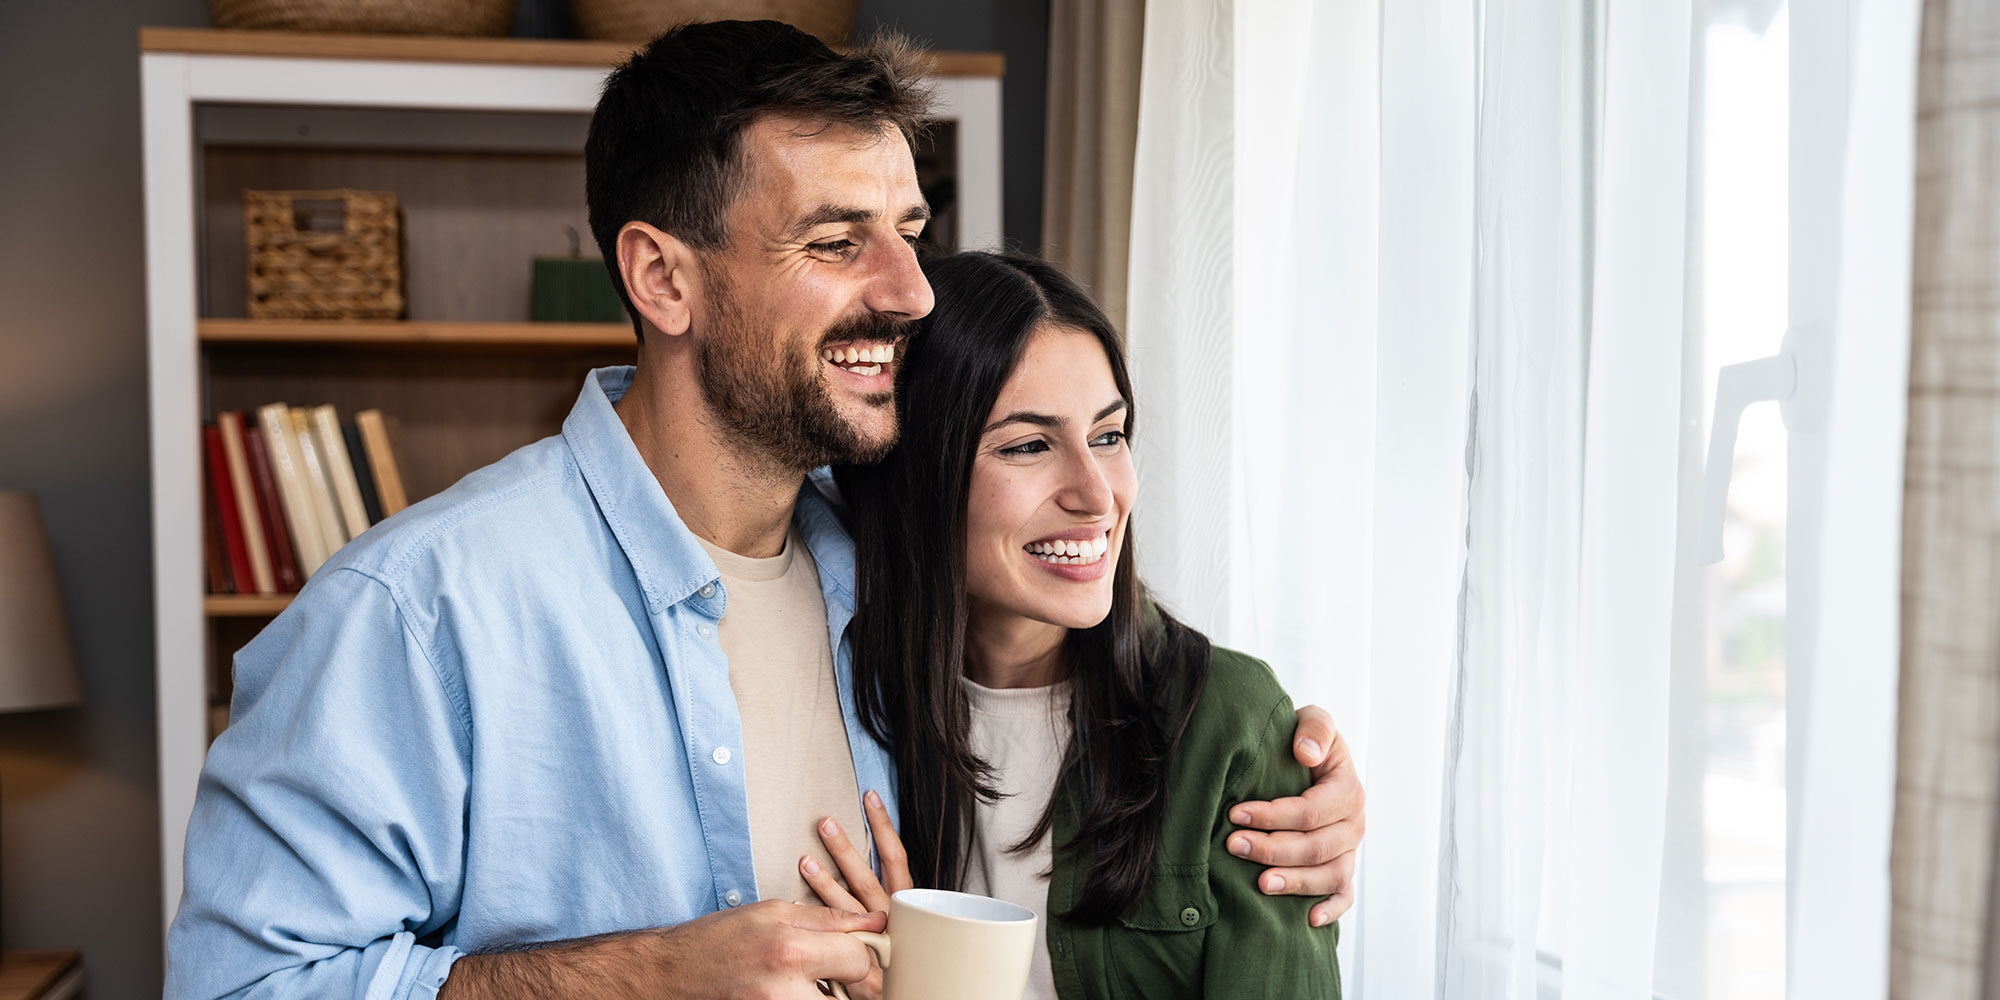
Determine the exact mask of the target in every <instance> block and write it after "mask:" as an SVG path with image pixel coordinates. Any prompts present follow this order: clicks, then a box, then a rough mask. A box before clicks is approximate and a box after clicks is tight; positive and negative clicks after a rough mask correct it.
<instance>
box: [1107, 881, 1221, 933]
mask: <svg viewBox="0 0 2000 1000" xmlns="http://www.w3.org/2000/svg"><path fill="white" fill-rule="evenodd" d="M1118 922H1119V923H1121V924H1124V925H1125V926H1126V927H1127V928H1130V929H1131V930H1135V931H1156V932H1163V933H1174V932H1185V931H1198V930H1204V929H1206V928H1207V927H1208V926H1209V925H1211V924H1213V923H1215V892H1214V890H1212V889H1210V888H1209V885H1208V865H1206V864H1192V865H1160V866H1159V867H1158V868H1155V869H1154V870H1153V878H1152V881H1150V882H1148V883H1147V884H1146V891H1145V892H1142V893H1140V894H1139V901H1138V903H1137V904H1135V905H1134V906H1133V907H1132V910H1131V912H1129V913H1127V914H1126V915H1125V916H1123V917H1120V918H1119V921H1118Z"/></svg>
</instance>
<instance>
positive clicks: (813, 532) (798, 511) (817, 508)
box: [562, 365, 854, 618]
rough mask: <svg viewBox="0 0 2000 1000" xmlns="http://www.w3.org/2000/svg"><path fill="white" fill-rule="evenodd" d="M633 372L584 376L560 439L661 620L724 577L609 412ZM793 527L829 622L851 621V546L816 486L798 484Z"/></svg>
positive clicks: (613, 369)
mask: <svg viewBox="0 0 2000 1000" xmlns="http://www.w3.org/2000/svg"><path fill="white" fill-rule="evenodd" d="M636 371H637V369H636V368H634V367H632V366H630V365H622V366H617V367H611V368H598V369H595V370H593V371H592V372H591V373H590V374H589V375H587V376H585V378H584V381H583V391H582V392H580V393H578V394H577V398H576V405H575V406H574V407H572V408H571V409H570V412H569V417H568V418H567V419H565V420H564V421H563V430H562V433H563V440H564V441H565V442H566V443H567V444H568V445H569V449H570V453H571V454H572V455H575V456H576V464H577V468H578V469H579V470H580V471H581V472H582V475H583V481H584V483H585V484H586V485H587V486H588V487H589V488H590V493H591V496H592V497H593V498H595V499H596V501H597V506H598V509H599V510H601V511H603V513H604V520H605V522H606V523H607V524H609V525H610V526H611V533H612V535H613V536H614V537H616V538H617V539H618V546H619V548H621V549H623V550H624V551H625V558H626V559H627V560H629V561H630V562H631V564H632V571H633V573H634V574H635V575H636V576H637V577H638V578H639V588H640V590H641V591H642V592H643V593H644V594H645V595H646V604H647V606H648V608H649V609H651V610H652V611H653V612H655V613H657V612H658V611H660V610H661V609H662V608H665V607H667V606H668V605H671V604H678V603H680V602H681V601H684V600H687V599H688V597H690V596H692V595H693V594H694V593H695V592H696V591H699V590H700V589H701V588H702V587H704V586H706V585H708V584H711V583H714V582H716V581H717V580H719V579H721V575H720V574H719V573H717V572H716V569H715V561H714V560H713V559H710V558H709V557H708V553H707V552H705V551H703V550H702V548H701V543H700V541H698V540H697V539H696V538H695V535H694V532H692V531H689V530H688V527H687V525H686V524H685V523H684V522H682V521H681V518H680V514H679V513H677V512H676V511H675V510H674V505H673V502H672V501H670V500H668V499H667V494H666V491H664V490H662V489H660V481H659V480H658V479H657V478H655V477H654V476H653V470H652V469H650V468H648V467H647V466H646V460H645V459H644V458H643V457H641V456H640V454H639V448H638V446H637V445H635V444H633V443H632V436H631V435H630V434H629V433H627V432H626V430H625V424H624V422H623V421H621V420H619V419H618V411H617V410H615V409H613V408H612V404H614V403H616V402H618V400H619V399H621V398H623V397H624V395H625V391H626V390H627V389H630V388H631V387H632V376H633V374H634V373H635V372H636ZM792 523H793V524H794V525H796V526H797V527H798V529H799V534H800V535H801V536H802V537H803V538H804V539H805V542H806V548H807V549H809V550H810V551H811V552H812V556H813V561H814V562H815V563H817V564H818V566H819V575H820V589H821V590H822V591H823V592H824V593H825V594H826V599H827V605H828V606H827V613H828V615H829V616H830V617H831V616H838V617H842V618H846V617H850V616H852V614H853V608H854V590H853V588H854V582H853V581H854V540H853V538H852V537H850V536H849V535H848V533H847V527H846V525H845V524H843V523H842V522H841V519H840V515H839V514H838V513H837V512H836V510H835V508H834V505H833V503H832V502H831V501H829V500H828V498H827V497H825V496H823V495H822V494H821V492H820V489H819V488H818V487H816V486H814V484H813V483H812V482H811V481H808V482H806V483H804V484H801V487H800V490H799V500H798V504H797V505H796V507H794V509H793V511H792Z"/></svg>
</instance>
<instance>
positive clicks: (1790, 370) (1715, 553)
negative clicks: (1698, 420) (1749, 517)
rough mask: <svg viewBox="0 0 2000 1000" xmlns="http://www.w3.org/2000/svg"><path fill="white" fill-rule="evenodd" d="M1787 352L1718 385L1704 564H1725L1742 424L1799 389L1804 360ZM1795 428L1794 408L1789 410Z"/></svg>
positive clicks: (1706, 479)
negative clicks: (1753, 408)
mask: <svg viewBox="0 0 2000 1000" xmlns="http://www.w3.org/2000/svg"><path fill="white" fill-rule="evenodd" d="M1791 340H1792V338H1791V337H1790V336H1789V335H1787V336H1786V338H1785V341H1786V344H1785V349H1784V350H1782V351H1780V352H1779V353H1777V354H1774V355H1772V356H1770V357H1768V358H1758V359H1757V360H1755V361H1745V362H1743V363H1742V364H1739V365H1726V366H1724V367H1723V369H1722V371H1721V372H1720V373H1718V374H1717V376H1716V380H1715V415H1714V416H1713V418H1711V419H1710V421H1709V430H1708V468H1707V471H1706V473H1705V474H1704V476H1703V479H1702V497H1701V538H1700V544H1701V550H1700V552H1699V553H1698V555H1699V556H1700V558H1701V562H1702V565H1704V566H1708V565H1713V564H1715V563H1719V562H1721V561H1722V522H1723V520H1724V519H1725V518H1726V517H1727V516H1728V513H1729V473H1730V470H1731V469H1732V468H1733V467H1734V466H1735V464H1736V425H1737V424H1738V423H1740V422H1741V421H1742V419H1743V411H1744V410H1745V409H1748V408H1749V406H1750V404H1751V403H1762V402H1766V401H1775V402H1779V403H1789V402H1791V401H1792V397H1793V395H1794V394H1795V393H1796V392H1797V390H1798V385H1799V365H1798V357H1797V355H1795V354H1794V353H1793V352H1792V350H1791ZM1785 409H1786V413H1785V416H1786V417H1787V418H1788V419H1787V421H1786V423H1787V425H1789V424H1790V422H1791V421H1790V419H1789V418H1790V417H1791V415H1792V414H1791V409H1792V408H1791V407H1790V406H1787V407H1786V408H1785Z"/></svg>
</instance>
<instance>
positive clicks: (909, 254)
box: [862, 238, 937, 319]
mask: <svg viewBox="0 0 2000 1000" xmlns="http://www.w3.org/2000/svg"><path fill="white" fill-rule="evenodd" d="M862 304H863V305H865V306H867V307H868V311H869V312H873V313H887V314H890V315H894V316H899V317H901V318H903V319H919V318H921V317H923V316H924V315H925V314H927V313H929V312H930V311H931V307H932V306H934V305H936V304H937V298H936V296H934V295H932V294H931V283H930V281H929V280H928V279H926V278H925V277H924V269H923V268H921V267H918V266H917V251H916V248H915V247H912V246H911V245H909V244H908V243H905V242H904V241H903V240H901V239H900V238H899V239H897V240H895V241H894V243H893V245H885V246H884V247H883V248H882V252H881V253H880V255H879V256H878V258H877V265H876V269H875V273H874V274H873V275H871V276H870V279H869V282H868V290H867V293H866V295H865V296H864V298H863V301H862Z"/></svg>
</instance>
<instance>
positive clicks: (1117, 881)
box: [834, 253, 1209, 923]
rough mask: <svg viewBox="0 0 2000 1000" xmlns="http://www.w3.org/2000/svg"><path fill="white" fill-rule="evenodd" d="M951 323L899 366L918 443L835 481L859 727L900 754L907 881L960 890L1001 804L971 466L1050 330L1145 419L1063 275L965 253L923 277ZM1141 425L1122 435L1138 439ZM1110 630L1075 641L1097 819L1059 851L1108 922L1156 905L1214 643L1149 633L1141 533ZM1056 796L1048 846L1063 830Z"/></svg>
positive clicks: (1192, 635) (1080, 740) (1080, 784)
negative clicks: (971, 604)
mask: <svg viewBox="0 0 2000 1000" xmlns="http://www.w3.org/2000/svg"><path fill="white" fill-rule="evenodd" d="M924 271H925V273H926V275H928V276H929V278H930V281H931V287H932V288H933V289H934V290H935V292H936V295H937V305H936V308H934V309H933V310H932V311H931V313H930V315H929V316H927V317H925V318H924V319H923V320H922V321H921V323H920V325H919V328H918V330H917V333H916V335H915V336H913V337H911V338H910V340H909V342H908V343H907V344H905V345H904V347H903V349H902V350H901V351H900V352H899V356H898V360H899V361H900V362H901V366H902V372H901V384H900V386H899V388H898V390H897V396H896V409H897V412H898V416H899V417H900V418H901V421H902V439H901V441H900V442H898V443H897V445H896V447H895V448H894V449H893V450H891V451H890V453H889V455H888V457H887V458H885V459H883V460H882V461H881V462H880V463H879V464H876V465H870V466H849V467H843V468H839V469H836V470H834V476H835V479H836V480H837V482H838V483H839V485H840V488H841V491H842V493H843V495H844V496H845V497H846V499H847V501H848V504H849V506H850V508H851V511H852V514H853V519H854V523H853V527H854V539H855V546H856V554H857V562H858V566H857V570H858V573H857V577H858V580H857V592H856V597H857V602H856V603H857V607H856V612H855V616H854V624H853V626H852V630H851V631H850V633H849V635H850V637H851V639H852V642H853V650H854V674H855V686H856V688H857V690H858V691H859V693H860V698H861V713H862V719H863V722H864V723H865V725H866V726H867V728H868V731H869V732H870V733H872V734H873V735H874V736H875V737H876V738H877V739H880V740H882V741H883V742H885V743H887V744H888V745H890V746H893V747H895V748H896V750H895V756H896V763H897V767H898V770H899V772H900V776H901V780H900V792H899V796H900V801H901V805H902V826H903V834H904V840H905V844H906V846H907V847H908V850H909V855H910V871H911V873H912V875H913V876H914V877H915V878H916V880H917V882H918V884H920V885H928V886H935V887H939V888H947V889H955V888H958V887H959V886H961V885H962V884H963V882H964V879H965V876H966V872H967V865H968V863H969V861H970V855H971V851H972V846H971V845H972V825H973V811H974V807H975V804H976V801H977V800H978V799H980V798H984V799H986V800H987V801H991V800H992V799H993V798H994V797H995V796H996V790H995V789H994V788H993V786H992V784H991V781H990V772H989V770H988V768H987V766H986V762H985V761H983V760H981V759H980V758H979V756H978V755H977V754H975V753H974V752H973V750H972V743H971V736H972V722H971V709H970V706H969V702H968V698H967V695H966V691H965V688H964V686H963V684H962V682H961V678H962V677H963V675H964V671H965V656H966V643H965V624H966V615H967V602H966V592H965V541H966V540H965V525H966V503H967V497H968V495H969V492H970V489H971V482H972V462H973V455H974V453H975V452H976V451H977V449H978V445H979V437H980V432H981V430H982V429H983V428H984V426H985V424H986V420H987V417H988V415H989V413H990V412H991V411H992V409H993V404H994V402H995V400H997V399H998V398H999V396H1000V390H1001V387H1002V386H1003V385H1005V383H1006V381H1007V378H1008V376H1009V375H1011V374H1012V373H1013V371H1014V367H1015V365H1016V364H1018V363H1019V361H1020V359H1021V354H1022V352H1023V350H1024V349H1025V348H1026V346H1027V344H1028V341H1029V339H1030V338H1031V337H1032V336H1033V335H1034V333H1035V331H1036V330H1038V329H1040V328H1043V327H1047V326H1058V327H1064V328H1069V329H1075V330H1081V331H1083V332H1086V333H1089V334H1091V335H1093V336H1095V337H1096V338H1097V340H1098V342H1099V343H1101V344H1102V345H1103V346H1104V353H1105V356H1106V357H1107V358H1108V359H1109V360H1110V362H1111V374H1112V378H1113V379H1114V380H1115V381H1116V382H1117V385H1118V391H1119V392H1120V393H1121V394H1122V395H1123V396H1124V397H1125V399H1126V400H1127V402H1128V403H1130V402H1131V401H1132V385H1131V381H1130V379H1129V377H1128V376H1127V373H1126V369H1125V352H1124V347H1123V345H1122V344H1121V343H1120V342H1119V337H1118V334H1117V331H1116V330H1115V329H1113V328H1112V325H1111V321H1110V320H1109V319H1107V318H1105V315H1104V312H1103V310H1101V309H1099V308H1098V307H1097V305H1096V303H1094V302H1092V301H1091V300H1090V297H1089V296H1088V295H1086V294H1085V293H1084V291H1083V290H1082V289H1081V288H1079V287H1077V285H1076V283H1075V282H1074V281H1072V280H1070V278H1069V277H1068V276H1067V275H1065V274H1063V273H1062V271H1061V270H1059V269H1058V268H1056V267H1055V266H1054V265H1052V264H1050V263H1048V262H1046V261H1044V260H1041V259H1039V258H1036V257H1030V256H1025V255H1021V254H1011V253H957V254H951V255H949V256H944V257H939V258H936V259H933V260H931V261H929V262H927V263H926V264H925V266H924ZM1132 412H1133V410H1132V409H1127V411H1126V418H1125V430H1126V432H1127V434H1128V435H1129V434H1130V432H1131V429H1132V416H1131V415H1132ZM1113 572H1114V575H1113V577H1112V599H1111V613H1110V615H1108V616H1107V617H1106V618H1105V619H1104V621H1103V622H1101V623H1099V624H1097V625H1096V626H1093V627H1091V628H1087V629H1072V630H1070V632H1069V635H1068V637H1067V639H1066V640H1065V645H1064V649H1063V654H1064V656H1065V659H1066V663H1067V665H1068V667H1069V671H1070V681H1071V684H1070V690H1071V695H1070V698H1071V707H1070V714H1071V721H1072V723H1073V725H1072V727H1071V733H1072V735H1071V736H1070V742H1069V746H1067V747H1066V748H1064V752H1063V765H1062V775H1063V777H1062V779H1061V781H1060V782H1059V783H1058V787H1057V793H1056V794H1057V796H1068V797H1069V798H1070V799H1071V801H1073V802H1074V803H1075V805H1076V806H1077V807H1078V813H1079V815H1080V818H1081V821H1080V822H1079V824H1078V826H1077V829H1076V832H1075V835H1074V836H1073V837H1071V838H1070V839H1069V840H1068V841H1067V842H1066V843H1063V844H1058V845H1056V850H1058V851H1075V852H1079V856H1080V858H1081V860H1082V864H1083V871H1084V881H1083V887H1082V891H1081V892H1080V893H1078V895H1077V903H1076V905H1075V907H1074V908H1073V909H1071V910H1070V911H1069V912H1068V913H1065V914H1062V916H1064V917H1066V918H1070V919H1075V920H1078V921H1081V922H1085V923H1104V922H1107V921H1110V920H1113V919H1116V918H1117V917H1118V916H1120V915H1122V914H1123V913H1125V911H1126V910H1128V909H1129V908H1130V907H1131V906H1132V904H1133V903H1134V902H1135V901H1137V899H1138V897H1139V893H1140V892H1141V891H1142V890H1143V889H1145V887H1146V883H1147V881H1148V879H1149V878H1150V877H1151V875H1152V870H1153V850H1154V847H1155V845H1156V844H1157V842H1158V840H1159V831H1160V822H1161V819H1162V818H1163V816H1164V814H1165V809H1166V800H1167V764H1168V761H1169V759H1170V757H1171V755H1172V751H1173V748H1174V745H1175V744H1176V743H1177V742H1178V741H1179V739H1180V737H1181V734H1182V732H1183V731H1184V730H1185V729H1186V728H1187V720H1188V718H1189V717H1190V715H1191V714H1192V712H1193V710H1194V704H1195V701H1196V700H1197V699H1198V698H1199V697H1200V693H1201V688H1202V686H1203V684H1204V683H1205V682H1206V680H1207V676H1208V660H1209V657H1208V640H1207V639H1206V638H1204V637H1203V636H1202V635H1201V634H1200V633H1198V632H1196V631H1194V630H1193V629H1190V628H1188V627H1186V626H1184V625H1182V624H1180V623H1179V622H1177V621H1175V620H1174V619H1173V618H1172V617H1171V616H1169V615H1167V614H1166V613H1165V612H1164V611H1159V612H1158V614H1157V618H1156V619H1154V620H1153V624H1151V625H1150V627H1149V625H1148V620H1147V618H1146V616H1145V615H1144V610H1145V607H1146V603H1147V602H1146V594H1145V590H1144V588H1143V586H1142V585H1141V584H1140V583H1139V579H1138V575H1137V573H1136V572H1135V570H1134V557H1133V545H1132V534H1131V527H1130V520H1129V518H1128V520H1127V527H1126V534H1125V539H1124V544H1123V545H1121V546H1120V549H1119V553H1118V562H1117V565H1116V568H1115V570H1114V571H1113ZM1057 801H1058V799H1057V798H1055V797H1052V798H1051V800H1050V807H1049V809H1048V810H1047V811H1045V812H1044V813H1043V814H1042V817H1041V820H1040V822H1039V823H1038V824H1037V825H1036V827H1035V830H1034V831H1033V832H1032V833H1030V834H1029V835H1028V836H1027V838H1025V839H1024V841H1023V842H1022V843H1021V844H1016V845H1011V846H1010V848H1009V849H1011V850H1025V849H1027V848H1029V847H1032V846H1033V845H1034V844H1035V843H1036V842H1038V841H1039V840H1040V839H1041V838H1042V836H1043V835H1044V834H1046V833H1047V832H1048V831H1049V828H1050V826H1051V823H1052V818H1053V816H1054V813H1055V808H1056V802H1057Z"/></svg>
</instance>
